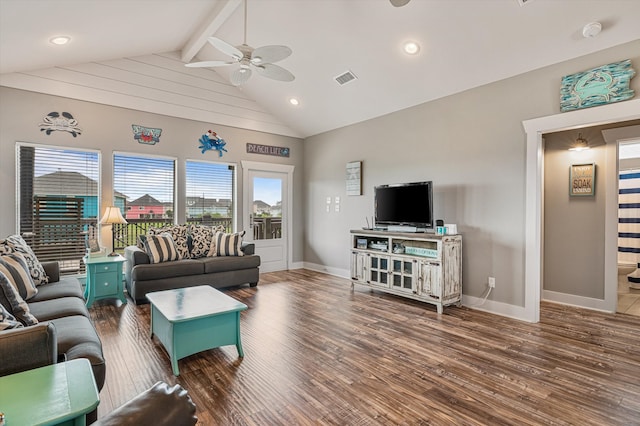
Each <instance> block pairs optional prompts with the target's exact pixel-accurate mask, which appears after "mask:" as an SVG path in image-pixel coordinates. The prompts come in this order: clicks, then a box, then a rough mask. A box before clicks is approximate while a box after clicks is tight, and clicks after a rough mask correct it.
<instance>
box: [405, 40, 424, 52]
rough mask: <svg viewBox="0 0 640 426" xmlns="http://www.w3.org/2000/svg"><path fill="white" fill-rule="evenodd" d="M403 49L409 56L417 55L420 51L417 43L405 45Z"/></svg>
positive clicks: (412, 42) (410, 42)
mask: <svg viewBox="0 0 640 426" xmlns="http://www.w3.org/2000/svg"><path fill="white" fill-rule="evenodd" d="M402 49H403V50H404V53H406V54H407V55H415V54H416V53H418V52H419V51H420V45H419V44H418V43H416V42H415V41H408V42H406V43H405V44H404V46H403V47H402Z"/></svg>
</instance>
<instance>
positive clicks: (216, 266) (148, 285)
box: [124, 242, 260, 304]
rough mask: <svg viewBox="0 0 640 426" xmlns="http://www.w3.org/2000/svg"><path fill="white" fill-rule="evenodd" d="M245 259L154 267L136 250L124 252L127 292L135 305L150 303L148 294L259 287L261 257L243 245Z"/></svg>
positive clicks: (217, 258) (210, 259) (204, 259)
mask: <svg viewBox="0 0 640 426" xmlns="http://www.w3.org/2000/svg"><path fill="white" fill-rule="evenodd" d="M242 252H243V253H244V256H213V257H202V258H199V259H181V260H175V261H170V262H163V263H154V264H152V263H151V261H150V260H149V256H148V255H147V253H146V252H145V251H144V250H142V249H140V248H139V247H137V246H128V247H126V248H125V249H124V257H125V258H126V259H127V261H126V262H125V264H124V269H125V272H124V275H125V281H126V287H127V292H128V293H129V296H130V297H131V299H133V300H134V301H135V303H136V304H139V303H148V300H147V298H146V295H147V293H151V292H153V291H161V290H170V289H176V288H182V287H192V286H197V285H205V284H206V285H210V286H212V287H214V288H223V287H231V286H237V285H241V284H246V283H249V285H250V286H251V287H255V286H257V285H258V280H259V276H260V269H259V266H260V256H258V255H256V254H254V253H255V245H254V244H253V243H248V242H243V243H242Z"/></svg>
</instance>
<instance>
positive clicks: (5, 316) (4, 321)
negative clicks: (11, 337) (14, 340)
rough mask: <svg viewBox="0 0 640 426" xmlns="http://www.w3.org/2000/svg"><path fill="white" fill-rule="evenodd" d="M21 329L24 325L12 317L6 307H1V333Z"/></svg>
mask: <svg viewBox="0 0 640 426" xmlns="http://www.w3.org/2000/svg"><path fill="white" fill-rule="evenodd" d="M20 327H22V323H21V322H20V321H18V320H17V319H16V317H14V316H13V315H11V312H9V311H8V310H7V309H6V308H5V307H4V305H0V331H2V330H9V329H12V328H20Z"/></svg>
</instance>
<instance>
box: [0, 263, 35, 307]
mask: <svg viewBox="0 0 640 426" xmlns="http://www.w3.org/2000/svg"><path fill="white" fill-rule="evenodd" d="M0 272H2V273H3V274H5V275H6V276H7V278H8V279H9V281H10V282H11V284H13V285H14V287H15V288H16V290H18V293H20V297H22V298H23V299H24V300H29V299H31V298H32V297H33V296H35V295H36V293H38V289H37V288H36V285H35V284H34V282H33V279H32V278H31V274H30V273H29V266H28V265H27V261H26V260H25V258H24V256H22V254H20V253H11V254H5V255H3V256H0Z"/></svg>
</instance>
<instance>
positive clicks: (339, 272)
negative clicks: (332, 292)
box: [303, 262, 351, 279]
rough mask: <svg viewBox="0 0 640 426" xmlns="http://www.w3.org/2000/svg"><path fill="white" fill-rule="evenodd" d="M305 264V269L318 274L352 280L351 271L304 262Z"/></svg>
mask: <svg viewBox="0 0 640 426" xmlns="http://www.w3.org/2000/svg"><path fill="white" fill-rule="evenodd" d="M303 263H304V266H303V268H305V269H310V270H312V271H316V272H324V273H325V274H329V275H335V276H336V277H340V278H346V279H350V278H351V271H349V270H348V269H340V268H332V267H329V266H325V265H319V264H317V263H311V262H303Z"/></svg>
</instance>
